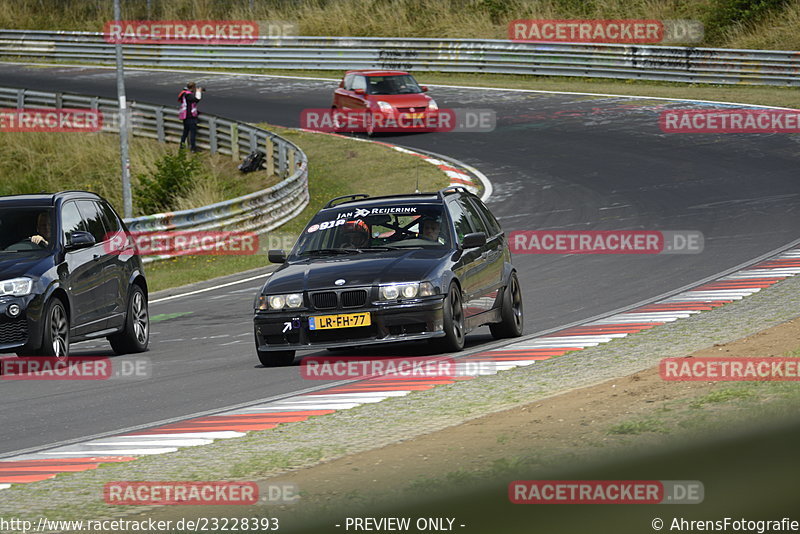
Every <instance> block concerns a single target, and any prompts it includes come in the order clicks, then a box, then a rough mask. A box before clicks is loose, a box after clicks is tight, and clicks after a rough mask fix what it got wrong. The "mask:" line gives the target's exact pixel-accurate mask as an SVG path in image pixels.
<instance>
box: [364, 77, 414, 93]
mask: <svg viewBox="0 0 800 534" xmlns="http://www.w3.org/2000/svg"><path fill="white" fill-rule="evenodd" d="M421 92H422V89H420V87H419V85H418V84H417V80H415V79H414V77H413V76H411V75H410V74H395V75H391V76H368V77H367V94H369V95H408V94H416V93H421Z"/></svg>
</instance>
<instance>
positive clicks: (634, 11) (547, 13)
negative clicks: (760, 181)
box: [0, 0, 800, 50]
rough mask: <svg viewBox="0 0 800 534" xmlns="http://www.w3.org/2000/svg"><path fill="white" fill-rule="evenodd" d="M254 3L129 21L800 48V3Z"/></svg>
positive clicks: (100, 18) (173, 10) (144, 14)
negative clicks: (677, 25) (591, 30)
mask: <svg viewBox="0 0 800 534" xmlns="http://www.w3.org/2000/svg"><path fill="white" fill-rule="evenodd" d="M148 4H150V10H149V11H148ZM252 4H253V7H254V9H252V10H251V9H250V5H251V2H250V0H229V1H225V2H214V1H211V0H173V1H171V2H161V1H157V2H152V1H151V2H148V1H147V0H126V1H124V2H122V9H123V14H122V16H123V18H124V19H128V20H130V19H148V18H149V19H161V20H175V19H183V20H185V19H206V20H207V19H227V20H237V19H251V20H252V19H255V20H264V21H267V20H269V21H291V22H294V23H296V24H298V27H299V32H300V34H301V35H349V36H377V37H380V36H407V37H450V38H473V39H474V38H486V39H505V38H506V37H507V25H508V22H509V21H512V20H515V19H633V18H639V19H693V20H698V21H700V22H702V23H703V24H704V26H705V39H704V41H703V42H701V43H699V45H700V46H721V47H730V48H768V49H781V50H797V49H800V33H798V32H797V31H796V29H797V27H798V26H800V4H798V3H797V2H792V1H789V0H697V1H693V2H686V1H683V0H633V1H631V0H591V1H588V0H587V1H575V0H537V1H532V0H299V1H297V2H286V1H279V0H254V1H253V2H252ZM48 7H53V8H55V9H48ZM354 13H357V14H358V16H353V14H354ZM112 18H113V15H112V3H111V2H99V1H97V0H60V1H58V2H56V0H0V27H3V28H17V29H60V30H67V29H69V30H86V31H101V29H102V28H103V24H104V23H105V22H106V21H108V20H110V19H112Z"/></svg>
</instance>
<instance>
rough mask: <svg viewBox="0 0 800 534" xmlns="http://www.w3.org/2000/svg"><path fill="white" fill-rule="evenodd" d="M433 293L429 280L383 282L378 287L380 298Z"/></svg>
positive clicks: (401, 297)
mask: <svg viewBox="0 0 800 534" xmlns="http://www.w3.org/2000/svg"><path fill="white" fill-rule="evenodd" d="M433 294H434V289H433V284H431V283H430V282H410V283H403V284H385V285H382V286H380V287H379V288H378V295H379V297H380V299H381V300H402V299H413V298H417V297H430V296H431V295H433Z"/></svg>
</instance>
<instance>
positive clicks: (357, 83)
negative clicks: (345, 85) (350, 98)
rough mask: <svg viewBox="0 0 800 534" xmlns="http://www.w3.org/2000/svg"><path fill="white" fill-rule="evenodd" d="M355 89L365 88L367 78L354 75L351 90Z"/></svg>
mask: <svg viewBox="0 0 800 534" xmlns="http://www.w3.org/2000/svg"><path fill="white" fill-rule="evenodd" d="M356 89H363V90H364V91H366V90H367V80H366V78H364V77H363V76H355V77H354V78H353V91H355V90H356Z"/></svg>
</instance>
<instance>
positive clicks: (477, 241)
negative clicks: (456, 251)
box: [461, 232, 486, 249]
mask: <svg viewBox="0 0 800 534" xmlns="http://www.w3.org/2000/svg"><path fill="white" fill-rule="evenodd" d="M485 244H486V234H485V233H483V232H475V233H474V234H467V235H465V236H464V239H463V240H462V241H461V247H462V248H465V249H466V248H476V247H482V246H483V245H485Z"/></svg>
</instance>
